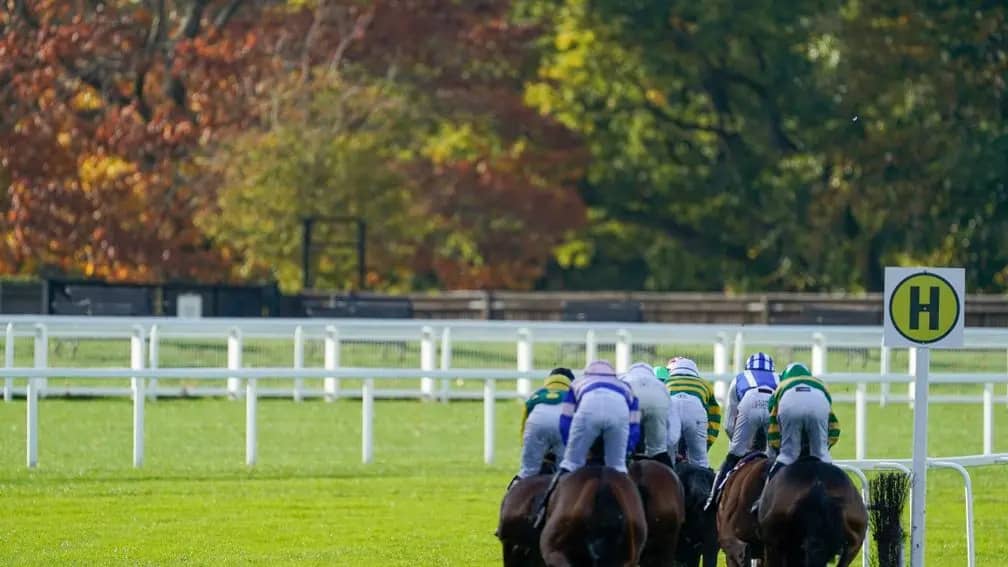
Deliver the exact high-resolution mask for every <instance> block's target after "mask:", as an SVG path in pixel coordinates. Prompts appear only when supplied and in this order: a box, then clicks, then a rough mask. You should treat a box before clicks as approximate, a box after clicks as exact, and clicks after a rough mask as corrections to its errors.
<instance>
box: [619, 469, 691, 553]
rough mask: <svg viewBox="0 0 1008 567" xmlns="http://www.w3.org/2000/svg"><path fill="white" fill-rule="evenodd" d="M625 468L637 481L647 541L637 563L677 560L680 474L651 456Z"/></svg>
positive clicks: (682, 501)
mask: <svg viewBox="0 0 1008 567" xmlns="http://www.w3.org/2000/svg"><path fill="white" fill-rule="evenodd" d="M628 472H629V474H630V478H631V479H633V481H634V483H636V484H637V491H638V492H639V493H640V497H641V502H642V503H643V505H644V517H645V519H646V520H647V541H646V542H645V543H644V552H643V554H642V555H641V559H640V565H641V567H664V566H671V565H673V564H675V561H676V546H677V544H678V541H679V531H680V529H681V528H682V525H683V521H684V520H685V518H686V502H685V495H684V494H683V487H682V484H680V483H679V477H678V476H676V473H675V472H673V470H672V469H670V468H668V467H667V466H665V465H663V464H662V463H659V462H658V461H654V460H650V459H642V460H639V461H634V462H633V463H631V464H630V467H629V471H628Z"/></svg>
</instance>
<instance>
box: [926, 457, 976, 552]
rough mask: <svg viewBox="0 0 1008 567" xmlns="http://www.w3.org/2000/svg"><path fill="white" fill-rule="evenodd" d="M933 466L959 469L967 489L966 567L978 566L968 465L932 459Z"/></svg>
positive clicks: (971, 485) (971, 488) (971, 487)
mask: <svg viewBox="0 0 1008 567" xmlns="http://www.w3.org/2000/svg"><path fill="white" fill-rule="evenodd" d="M931 466H933V467H938V468H944V469H953V470H956V471H959V474H960V475H962V477H963V486H964V487H965V490H966V560H967V563H966V567H976V546H975V545H974V538H973V481H972V480H971V479H970V475H969V472H968V471H967V470H966V467H964V466H962V465H960V464H959V463H953V462H951V461H931Z"/></svg>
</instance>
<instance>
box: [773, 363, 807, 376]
mask: <svg viewBox="0 0 1008 567" xmlns="http://www.w3.org/2000/svg"><path fill="white" fill-rule="evenodd" d="M811 375H812V373H811V372H809V369H808V367H807V366H805V365H804V364H802V363H800V362H792V363H791V364H788V365H787V368H785V369H784V372H781V375H780V379H781V380H787V379H788V378H794V377H795V376H811Z"/></svg>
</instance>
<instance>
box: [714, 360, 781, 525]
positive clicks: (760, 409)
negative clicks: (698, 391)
mask: <svg viewBox="0 0 1008 567" xmlns="http://www.w3.org/2000/svg"><path fill="white" fill-rule="evenodd" d="M776 389H777V375H776V374H774V363H773V359H772V358H770V355H768V354H765V353H762V352H757V353H756V354H754V355H752V356H750V357H749V359H748V360H746V365H745V370H744V371H743V372H742V373H741V374H739V375H738V376H736V377H735V379H733V380H732V381H731V384H729V386H728V403H727V407H728V417H727V419H726V421H725V432H727V433H728V436H729V437H730V438H731V443H729V445H728V454H727V455H725V460H724V462H723V463H722V464H721V469H720V470H719V471H718V474H717V477H716V478H715V479H714V486H712V487H711V494H710V498H708V499H707V506H710V505H711V503H712V502H714V499H715V498H716V496H717V492H718V489H719V488H720V485H721V483H722V482H723V481H724V478H725V476H726V475H727V474H728V472H729V471H730V470H731V469H732V468H733V467H734V466H735V465H736V464H738V462H739V460H740V459H742V457H744V456H745V454H746V452H748V451H749V448H750V447H751V446H752V442H753V438H754V437H755V436H756V432H757V431H759V430H761V429H763V430H766V428H767V424H768V422H769V411H768V409H767V403H768V400H769V399H770V396H771V395H772V394H773V393H774V390H776Z"/></svg>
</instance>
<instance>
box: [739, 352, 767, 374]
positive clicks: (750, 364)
mask: <svg viewBox="0 0 1008 567" xmlns="http://www.w3.org/2000/svg"><path fill="white" fill-rule="evenodd" d="M745 369H746V370H766V371H767V372H773V371H774V365H773V359H772V358H770V355H769V354H767V353H765V352H757V353H756V354H754V355H751V356H750V357H749V358H748V359H747V360H746V362H745Z"/></svg>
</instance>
